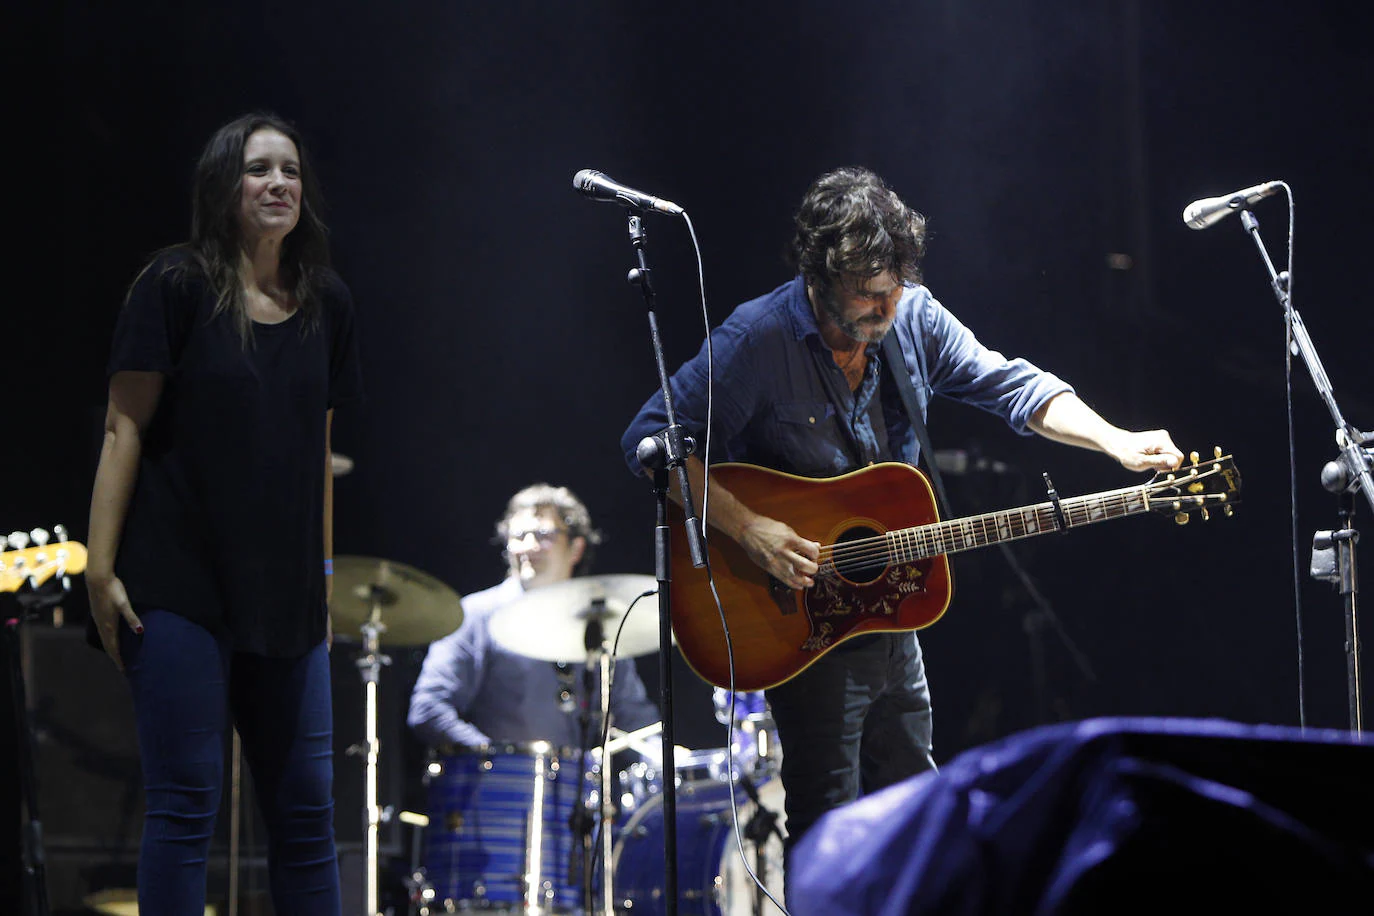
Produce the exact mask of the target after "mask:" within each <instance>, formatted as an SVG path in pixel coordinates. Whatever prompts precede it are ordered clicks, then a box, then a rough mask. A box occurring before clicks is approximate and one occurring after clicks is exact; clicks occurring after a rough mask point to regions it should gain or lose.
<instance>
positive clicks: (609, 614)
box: [491, 575, 658, 664]
mask: <svg viewBox="0 0 1374 916" xmlns="http://www.w3.org/2000/svg"><path fill="white" fill-rule="evenodd" d="M657 588H658V582H657V581H656V580H655V579H654V578H653V577H652V576H639V575H610V576H581V577H578V578H576V579H567V580H565V581H563V582H555V583H554V584H553V585H543V586H540V587H538V588H532V589H530V590H529V591H527V592H525V594H524V595H523V596H521V597H520V598H518V599H516V600H515V601H512V602H511V603H510V604H508V605H506V606H505V607H503V608H501V609H500V610H498V611H497V612H496V613H495V614H494V615H492V619H491V638H492V639H494V640H496V641H497V642H498V643H500V644H501V645H502V646H504V647H505V648H506V649H508V650H510V651H511V652H515V653H516V654H518V655H525V656H528V657H530V658H538V659H543V660H545V661H551V662H563V663H565V664H574V663H576V662H582V661H586V659H587V643H586V639H587V635H586V634H587V623H588V622H589V621H591V620H593V619H595V620H599V621H600V622H601V629H602V640H603V643H604V645H605V647H606V650H607V651H610V649H611V648H612V646H613V645H614V644H615V638H616V631H617V629H618V628H619V627H620V622H621V621H622V620H624V621H625V627H624V629H623V630H621V631H620V643H619V645H615V650H616V655H617V657H621V658H628V657H631V656H635V655H647V654H648V653H650V652H653V651H655V650H656V649H658V595H657V594H655V592H656V590H657ZM645 593H648V596H647V597H644V598H641V599H640V600H639V601H638V602H637V603H635V604H634V613H633V614H630V615H629V616H628V617H626V614H628V613H629V610H630V605H631V603H633V602H635V599H636V598H640V596H641V595H645Z"/></svg>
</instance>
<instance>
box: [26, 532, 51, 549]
mask: <svg viewBox="0 0 1374 916" xmlns="http://www.w3.org/2000/svg"><path fill="white" fill-rule="evenodd" d="M29 537H31V538H33V542H34V543H35V544H37V545H38V546H39V547H42V546H43V545H44V544H46V543H48V532H46V531H44V530H43V529H42V528H35V529H33V530H32V531H30V532H29Z"/></svg>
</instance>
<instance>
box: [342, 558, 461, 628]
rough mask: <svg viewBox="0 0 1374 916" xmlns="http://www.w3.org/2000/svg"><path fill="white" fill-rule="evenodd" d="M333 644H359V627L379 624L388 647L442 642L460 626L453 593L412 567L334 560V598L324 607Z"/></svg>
mask: <svg viewBox="0 0 1374 916" xmlns="http://www.w3.org/2000/svg"><path fill="white" fill-rule="evenodd" d="M329 610H330V613H331V614H332V615H333V618H334V638H335V639H339V640H344V641H347V642H361V641H362V626H363V624H364V623H366V622H367V621H369V620H373V615H374V613H375V615H376V620H375V621H374V622H377V623H380V624H381V628H379V629H380V635H379V639H380V640H381V642H382V644H383V645H388V646H423V645H427V644H428V643H431V642H434V640H436V639H439V638H440V637H443V636H447V635H448V634H449V633H452V632H453V631H454V630H456V629H458V625H459V624H460V623H462V622H463V605H462V602H461V601H460V600H459V598H458V593H457V592H455V591H454V590H453V589H451V588H449V587H448V586H447V585H445V584H444V583H443V582H441V581H439V580H438V579H436V578H434V577H433V576H431V575H430V574H429V573H425V572H421V571H420V570H418V569H416V568H415V567H413V566H407V565H406V564H404V563H397V562H396V561H395V560H381V559H377V558H375V557H335V558H334V595H333V599H332V600H331V601H330V602H329Z"/></svg>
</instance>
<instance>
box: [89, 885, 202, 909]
mask: <svg viewBox="0 0 1374 916" xmlns="http://www.w3.org/2000/svg"><path fill="white" fill-rule="evenodd" d="M81 902H82V903H83V904H85V906H86V908H87V909H90V910H93V911H94V912H96V913H101V914H103V916H138V891H136V890H135V889H133V888H131V887H129V888H124V887H112V888H106V889H105V890H103V891H96V892H95V893H93V894H87V895H86V896H85V897H82V898H81ZM214 913H215V908H214V907H213V906H206V907H205V916H214Z"/></svg>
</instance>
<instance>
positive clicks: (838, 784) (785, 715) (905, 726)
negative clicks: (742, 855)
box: [765, 633, 935, 851]
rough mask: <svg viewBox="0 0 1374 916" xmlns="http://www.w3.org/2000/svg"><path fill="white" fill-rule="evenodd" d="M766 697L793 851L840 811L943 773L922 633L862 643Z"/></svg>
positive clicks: (830, 657)
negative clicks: (920, 776) (935, 749)
mask: <svg viewBox="0 0 1374 916" xmlns="http://www.w3.org/2000/svg"><path fill="white" fill-rule="evenodd" d="M765 695H766V696H767V698H768V705H769V707H770V709H771V710H772V713H773V722H774V724H775V725H776V726H777V729H778V742H779V743H780V744H781V745H782V773H781V776H782V787H783V790H784V791H785V792H786V806H787V847H788V850H789V851H790V850H791V848H792V847H793V846H795V845H796V843H797V840H799V839H800V838H801V836H802V834H803V833H805V832H806V831H807V830H809V829H810V828H811V827H812V825H814V824H815V823H816V821H818V820H819V819H820V817H821V815H823V814H825V812H827V811H829V810H831V809H832V808H838V807H839V806H841V805H843V804H845V803H847V802H851V801H854V800H855V799H856V798H858V797H859V796H860V795H861V794H868V793H870V792H876V791H877V790H879V789H883V788H886V787H887V786H890V785H893V784H895V783H898V782H901V781H902V780H904V779H906V778H907V777H909V776H914V775H916V774H917V773H921V772H924V771H926V770H933V769H935V760H934V758H933V757H932V756H931V750H930V740H931V719H930V688H929V687H928V686H927V684H926V669H925V663H924V661H923V660H922V659H921V645H920V643H918V642H917V641H916V636H915V634H914V633H879V634H873V635H868V636H859V637H856V638H855V639H854V640H851V641H850V642H847V643H842V644H841V645H839V646H837V647H836V648H835V649H833V650H831V651H830V652H829V653H827V654H826V655H824V656H822V657H821V658H820V660H819V661H817V662H815V663H814V664H813V665H811V667H809V668H807V669H806V670H805V671H803V672H802V673H801V674H799V675H797V676H796V677H794V678H793V679H792V680H790V681H787V682H786V683H783V684H779V685H778V686H777V687H772V688H770V689H769V690H767V691H766V692H765Z"/></svg>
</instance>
